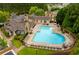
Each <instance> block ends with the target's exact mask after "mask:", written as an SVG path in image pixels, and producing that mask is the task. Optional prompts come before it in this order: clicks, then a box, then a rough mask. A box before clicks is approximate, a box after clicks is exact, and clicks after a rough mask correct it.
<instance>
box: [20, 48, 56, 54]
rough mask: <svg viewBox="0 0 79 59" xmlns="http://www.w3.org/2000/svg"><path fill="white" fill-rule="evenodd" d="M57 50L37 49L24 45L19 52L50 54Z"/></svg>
mask: <svg viewBox="0 0 79 59" xmlns="http://www.w3.org/2000/svg"><path fill="white" fill-rule="evenodd" d="M54 52H55V51H51V50H44V49H35V48H31V47H24V48H23V49H22V50H20V51H19V52H18V54H19V55H36V54H37V55H48V54H52V53H54Z"/></svg>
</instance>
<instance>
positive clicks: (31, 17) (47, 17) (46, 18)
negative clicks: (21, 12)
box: [28, 16, 51, 20]
mask: <svg viewBox="0 0 79 59" xmlns="http://www.w3.org/2000/svg"><path fill="white" fill-rule="evenodd" d="M28 18H29V19H34V20H35V19H39V20H49V19H51V17H49V16H28Z"/></svg>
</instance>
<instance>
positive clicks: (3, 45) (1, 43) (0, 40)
mask: <svg viewBox="0 0 79 59" xmlns="http://www.w3.org/2000/svg"><path fill="white" fill-rule="evenodd" d="M0 46H2V47H6V46H7V42H6V41H5V40H4V39H1V38H0Z"/></svg>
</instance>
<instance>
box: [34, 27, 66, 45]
mask: <svg viewBox="0 0 79 59" xmlns="http://www.w3.org/2000/svg"><path fill="white" fill-rule="evenodd" d="M64 41H65V38H64V36H62V35H60V34H57V33H54V32H53V31H52V29H51V27H50V26H40V27H39V32H36V34H35V36H34V38H33V42H41V43H47V44H62V43H64Z"/></svg>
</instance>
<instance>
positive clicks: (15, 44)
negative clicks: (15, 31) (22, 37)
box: [12, 39, 22, 48]
mask: <svg viewBox="0 0 79 59" xmlns="http://www.w3.org/2000/svg"><path fill="white" fill-rule="evenodd" d="M12 43H13V45H14V46H15V47H16V48H20V47H21V46H22V43H21V42H20V41H19V40H15V39H14V40H12Z"/></svg>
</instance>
